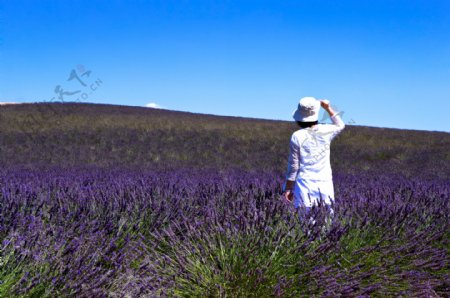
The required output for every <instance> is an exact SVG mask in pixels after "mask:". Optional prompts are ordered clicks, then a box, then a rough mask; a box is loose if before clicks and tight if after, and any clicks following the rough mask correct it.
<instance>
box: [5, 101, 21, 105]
mask: <svg viewBox="0 0 450 298" xmlns="http://www.w3.org/2000/svg"><path fill="white" fill-rule="evenodd" d="M18 104H20V102H6V101H0V106H6V105H18Z"/></svg>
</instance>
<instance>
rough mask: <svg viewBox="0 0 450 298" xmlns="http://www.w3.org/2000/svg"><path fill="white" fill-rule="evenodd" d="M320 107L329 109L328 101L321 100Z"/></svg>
mask: <svg viewBox="0 0 450 298" xmlns="http://www.w3.org/2000/svg"><path fill="white" fill-rule="evenodd" d="M320 105H321V106H322V108H324V109H328V108H329V107H330V101H329V100H328V99H321V100H320Z"/></svg>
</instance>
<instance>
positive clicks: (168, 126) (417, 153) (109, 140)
mask: <svg viewBox="0 0 450 298" xmlns="http://www.w3.org/2000/svg"><path fill="white" fill-rule="evenodd" d="M296 129H298V128H297V126H296V124H295V123H294V122H287V121H271V120H260V119H249V118H240V117H223V116H213V115H204V114H193V113H187V112H176V111H169V110H159V109H149V108H143V107H130V106H117V105H102V104H84V103H83V104H81V103H64V104H63V103H40V104H22V105H5V106H0V166H1V167H3V168H5V167H17V166H18V167H48V166H50V167H52V166H59V167H84V166H101V167H116V166H121V167H132V168H179V167H207V168H208V167H213V168H219V169H226V168H244V169H247V170H259V171H272V172H276V173H279V174H280V175H281V174H283V173H284V171H285V169H286V163H287V155H288V143H289V138H290V136H291V134H292V132H293V131H295V130H296ZM449 148H450V134H449V133H444V132H426V131H416V130H400V129H388V128H375V127H364V126H351V125H347V126H346V128H345V130H344V132H343V133H342V134H341V135H339V136H338V137H337V138H336V140H335V141H334V143H333V144H332V147H331V150H332V157H331V159H332V160H331V162H332V167H333V171H343V172H354V173H357V172H359V171H360V170H361V169H362V170H365V171H371V170H375V169H380V168H381V169H383V170H385V171H389V172H394V173H402V174H404V175H406V176H423V177H426V176H429V177H435V176H440V177H444V178H448V177H449V173H450V153H449V152H450V150H449Z"/></svg>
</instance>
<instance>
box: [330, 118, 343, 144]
mask: <svg viewBox="0 0 450 298" xmlns="http://www.w3.org/2000/svg"><path fill="white" fill-rule="evenodd" d="M330 118H331V121H333V124H334V127H333V130H332V134H331V139H334V137H336V136H337V135H338V134H339V133H340V132H341V131H342V130H343V129H344V128H345V123H344V121H342V119H341V116H339V114H335V115H333V116H332V117H330Z"/></svg>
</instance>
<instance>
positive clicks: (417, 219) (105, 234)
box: [0, 168, 450, 297]
mask: <svg viewBox="0 0 450 298" xmlns="http://www.w3.org/2000/svg"><path fill="white" fill-rule="evenodd" d="M277 177H278V178H277ZM0 182H1V191H0V202H1V205H0V206H1V209H0V240H1V250H0V258H1V263H0V264H1V267H0V279H1V281H2V283H1V284H0V296H8V295H17V296H18V295H24V296H28V297H46V296H49V297H50V296H52V297H54V296H69V297H93V296H96V297H124V296H125V297H154V296H170V297H193V296H197V297H200V296H201V297H204V296H211V297H229V296H231V297H266V296H277V297H298V296H313V295H317V296H329V297H332V296H339V295H342V296H358V295H359V296H370V295H375V296H386V295H389V296H392V295H402V296H446V295H447V294H448V293H449V276H448V261H449V258H448V249H449V243H448V239H449V218H448V214H449V190H450V185H449V184H448V181H446V180H438V179H434V180H430V181H424V180H418V179H417V180H414V179H405V178H404V177H400V176H398V175H389V174H386V173H383V174H382V175H379V176H375V177H374V176H365V175H363V174H360V175H351V174H342V175H337V174H336V175H335V185H336V203H335V205H334V206H333V207H334V209H335V213H334V216H333V217H332V218H331V221H330V218H328V217H325V211H326V210H322V209H323V208H321V207H318V208H315V209H314V210H313V213H314V216H315V218H317V219H320V218H323V219H324V221H322V222H321V221H320V220H318V221H317V222H316V224H312V222H311V221H308V220H305V219H303V218H301V217H299V215H298V214H297V213H296V212H295V210H293V209H292V206H291V205H288V204H286V203H285V202H283V201H282V200H280V198H279V194H280V191H281V189H280V187H281V185H282V182H283V181H282V180H281V179H280V177H279V175H278V176H277V175H275V174H274V173H270V172H261V173H250V172H248V171H239V170H235V171H233V170H229V171H227V172H217V171H211V170H195V171H193V170H192V169H179V170H177V171H175V172H173V171H172V172H167V171H138V170H136V171H131V170H124V169H116V170H110V171H105V170H104V169H100V168H99V169H94V168H91V169H89V170H83V169H78V170H77V169H72V170H68V169H63V170H57V169H53V170H49V171H29V170H28V171H23V170H13V169H10V170H3V171H2V173H1V174H0Z"/></svg>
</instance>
